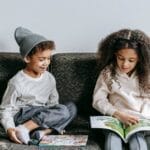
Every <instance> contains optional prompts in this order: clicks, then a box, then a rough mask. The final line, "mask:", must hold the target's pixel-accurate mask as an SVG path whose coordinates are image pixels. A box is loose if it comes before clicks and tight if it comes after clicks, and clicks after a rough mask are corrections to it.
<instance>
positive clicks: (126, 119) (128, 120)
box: [113, 111, 139, 126]
mask: <svg viewBox="0 0 150 150" xmlns="http://www.w3.org/2000/svg"><path fill="white" fill-rule="evenodd" d="M113 116H114V117H115V118H117V119H119V120H120V121H121V122H122V123H124V124H125V125H127V126H130V125H133V124H137V123H138V122H139V118H138V117H136V116H133V115H129V114H127V113H124V112H120V111H116V112H115V113H114V115H113Z"/></svg>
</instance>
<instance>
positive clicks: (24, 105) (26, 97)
mask: <svg viewBox="0 0 150 150" xmlns="http://www.w3.org/2000/svg"><path fill="white" fill-rule="evenodd" d="M15 39H16V42H17V43H18V45H19V46H20V53H21V55H22V57H23V59H24V61H25V63H26V66H25V68H24V69H22V70H21V71H19V72H18V73H17V74H16V75H15V76H14V77H13V78H12V79H11V80H10V81H9V83H8V86H7V89H6V91H5V93H4V96H3V100H2V104H1V110H2V116H1V117H2V118H1V124H2V125H3V127H4V128H5V130H6V132H7V135H8V137H9V138H10V139H11V140H12V141H13V142H15V143H24V144H28V143H29V141H30V134H31V133H32V134H31V138H36V139H38V140H40V139H41V138H42V137H43V136H44V135H46V134H50V133H51V132H52V131H57V132H58V133H60V134H63V131H64V128H65V127H66V126H67V125H68V124H69V123H70V122H71V121H72V119H73V118H74V117H75V115H76V107H75V105H74V104H73V103H71V102H68V103H67V104H65V105H62V104H59V102H58V99H59V96H58V92H57V89H56V83H55V78H54V77H53V75H52V74H51V73H49V72H48V71H47V68H48V66H49V64H50V56H51V53H52V50H53V49H54V42H53V41H49V40H47V39H46V38H45V37H43V36H41V35H38V34H35V33H32V32H31V31H30V30H28V29H25V28H22V27H18V28H17V29H16V30H15ZM31 131H32V132H31Z"/></svg>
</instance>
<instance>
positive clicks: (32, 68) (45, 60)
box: [24, 49, 52, 78]
mask: <svg viewBox="0 0 150 150" xmlns="http://www.w3.org/2000/svg"><path fill="white" fill-rule="evenodd" d="M51 53H52V51H51V50H50V49H46V50H44V51H40V50H39V51H37V52H36V53H35V54H34V55H32V56H31V57H29V56H27V57H26V58H25V61H26V63H27V66H26V68H25V69H24V71H25V73H27V74H28V75H30V76H32V77H35V78H36V77H40V75H41V74H42V73H44V71H46V70H47V68H48V66H49V64H50V56H51Z"/></svg>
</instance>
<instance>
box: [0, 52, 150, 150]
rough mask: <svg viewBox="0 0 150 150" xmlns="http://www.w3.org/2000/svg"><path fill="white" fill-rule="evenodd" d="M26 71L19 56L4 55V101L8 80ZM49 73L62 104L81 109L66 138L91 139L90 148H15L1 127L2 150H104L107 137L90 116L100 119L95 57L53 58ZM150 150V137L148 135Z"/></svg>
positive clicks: (0, 75)
mask: <svg viewBox="0 0 150 150" xmlns="http://www.w3.org/2000/svg"><path fill="white" fill-rule="evenodd" d="M22 67H24V63H23V61H22V59H21V56H20V55H19V54H18V53H3V52H1V53H0V101H1V98H2V95H3V93H4V90H5V89H6V86H7V82H8V80H9V79H10V78H11V77H12V76H13V75H14V74H15V73H16V72H17V71H18V70H20V69H21V68H22ZM49 71H50V72H52V74H53V75H54V76H55V78H56V83H57V89H58V92H59V95H60V103H64V102H65V101H73V102H75V104H76V105H77V109H78V115H77V117H76V118H75V120H74V121H73V122H72V123H71V124H70V125H69V126H68V127H67V128H66V131H67V132H66V134H85V135H88V137H89V138H88V142H87V145H86V146H80V147H78V146H74V147H68V146H51V147H38V146H34V145H32V146H28V145H20V144H14V143H12V142H11V141H9V140H8V139H7V136H6V134H5V132H4V130H3V128H2V127H0V150H3V149H5V150H6V149H8V150H9V149H10V150H19V149H24V150H36V149H38V150H64V149H65V150H103V145H104V136H103V134H102V133H101V131H99V130H91V129H90V124H89V116H90V115H97V114H98V112H96V111H95V110H94V109H93V108H92V106H91V104H92V93H93V88H94V86H95V82H96V79H97V76H98V71H97V69H96V54H95V53H58V54H54V55H53V56H52V60H51V65H50V66H49ZM146 138H147V142H148V146H149V148H150V136H148V135H147V137H146Z"/></svg>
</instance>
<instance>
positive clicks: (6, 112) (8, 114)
mask: <svg viewBox="0 0 150 150" xmlns="http://www.w3.org/2000/svg"><path fill="white" fill-rule="evenodd" d="M16 98H17V91H16V89H15V87H14V86H13V85H11V84H8V87H7V89H6V91H5V93H4V96H3V99H2V104H1V106H0V111H1V120H0V122H1V124H2V126H3V127H4V129H5V131H7V129H8V128H14V127H15V123H14V119H13V114H14V113H13V111H14V110H15V108H16V106H15V102H16Z"/></svg>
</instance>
